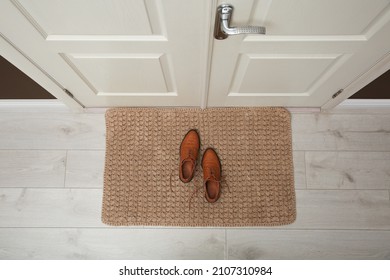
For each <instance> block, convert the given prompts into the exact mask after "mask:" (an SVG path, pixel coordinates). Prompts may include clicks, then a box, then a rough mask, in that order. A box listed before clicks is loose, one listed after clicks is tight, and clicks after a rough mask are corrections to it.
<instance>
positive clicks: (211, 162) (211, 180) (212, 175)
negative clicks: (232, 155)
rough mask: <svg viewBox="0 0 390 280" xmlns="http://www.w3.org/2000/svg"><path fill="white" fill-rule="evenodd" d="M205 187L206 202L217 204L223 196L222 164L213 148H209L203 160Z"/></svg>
mask: <svg viewBox="0 0 390 280" xmlns="http://www.w3.org/2000/svg"><path fill="white" fill-rule="evenodd" d="M202 168H203V186H204V189H205V197H206V200H207V201H208V202H210V203H213V202H216V201H217V200H218V198H219V196H220V195H221V162H220V161H219V158H218V155H217V153H216V152H215V151H214V149H212V148H207V149H206V151H205V152H204V153H203V158H202Z"/></svg>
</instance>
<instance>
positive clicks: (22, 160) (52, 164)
mask: <svg viewBox="0 0 390 280" xmlns="http://www.w3.org/2000/svg"><path fill="white" fill-rule="evenodd" d="M65 161H66V151H44V150H34V151H32V150H0V187H26V186H28V187H31V188H33V187H64V176H65Z"/></svg>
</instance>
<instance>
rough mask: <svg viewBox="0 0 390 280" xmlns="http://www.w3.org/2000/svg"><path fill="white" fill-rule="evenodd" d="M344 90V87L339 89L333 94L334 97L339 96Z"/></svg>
mask: <svg viewBox="0 0 390 280" xmlns="http://www.w3.org/2000/svg"><path fill="white" fill-rule="evenodd" d="M343 91H344V89H342V88H341V89H339V90H338V91H337V92H335V93H334V94H333V95H332V98H333V99H335V98H336V97H337V96H339V95H340V93H342V92H343Z"/></svg>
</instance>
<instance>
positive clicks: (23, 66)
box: [0, 33, 83, 112]
mask: <svg viewBox="0 0 390 280" xmlns="http://www.w3.org/2000/svg"><path fill="white" fill-rule="evenodd" d="M0 54H1V56H3V57H4V58H5V59H7V60H8V61H9V62H10V63H12V64H13V65H15V66H16V67H17V68H19V69H20V70H21V71H22V72H23V73H25V74H26V75H27V76H29V77H30V78H31V79H33V80H34V81H35V82H36V83H38V84H39V85H40V86H42V87H43V88H44V89H45V90H47V91H48V92H49V93H50V94H52V95H53V96H54V97H56V98H57V99H58V100H60V101H61V102H63V103H64V104H65V105H66V106H68V107H69V108H70V109H71V110H72V111H76V112H81V111H83V106H82V105H81V104H80V103H78V102H77V101H76V100H74V99H73V98H71V97H70V96H69V95H68V94H66V93H65V91H64V88H63V87H62V86H61V85H60V84H59V83H58V82H57V81H56V80H55V79H54V78H53V77H51V76H50V74H49V73H47V72H45V71H44V70H43V69H42V68H40V67H39V65H38V64H37V63H36V62H34V61H33V60H32V59H30V58H29V57H28V56H27V55H26V54H25V53H23V52H22V51H21V50H19V49H18V48H17V47H16V46H15V45H14V44H13V43H12V42H11V41H10V40H8V39H7V38H6V37H5V36H4V35H3V34H2V33H0ZM12 101H13V102H14V100H12Z"/></svg>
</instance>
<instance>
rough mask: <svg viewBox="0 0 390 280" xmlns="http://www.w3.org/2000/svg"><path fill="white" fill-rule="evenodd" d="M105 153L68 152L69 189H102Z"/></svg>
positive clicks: (66, 181)
mask: <svg viewBox="0 0 390 280" xmlns="http://www.w3.org/2000/svg"><path fill="white" fill-rule="evenodd" d="M104 156H105V151H81V150H80V151H76V150H71V151H68V156H67V162H66V180H65V187H67V188H102V187H103V173H104Z"/></svg>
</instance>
